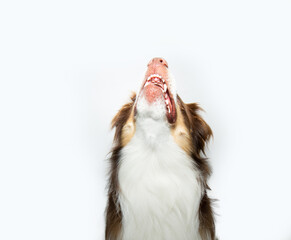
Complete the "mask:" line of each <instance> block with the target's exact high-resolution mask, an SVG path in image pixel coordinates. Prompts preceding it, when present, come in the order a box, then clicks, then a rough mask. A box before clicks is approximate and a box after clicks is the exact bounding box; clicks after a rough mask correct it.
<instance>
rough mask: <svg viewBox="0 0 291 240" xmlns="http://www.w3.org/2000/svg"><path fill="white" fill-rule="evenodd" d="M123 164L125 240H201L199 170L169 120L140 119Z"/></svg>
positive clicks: (120, 173) (122, 207)
mask: <svg viewBox="0 0 291 240" xmlns="http://www.w3.org/2000/svg"><path fill="white" fill-rule="evenodd" d="M136 124H137V125H136V133H135V135H134V136H133V138H132V139H131V141H130V142H129V143H128V144H127V145H126V146H125V147H124V148H123V150H122V153H121V160H120V167H119V173H118V178H119V184H120V194H119V201H120V205H121V209H122V214H123V218H122V221H123V223H122V226H123V229H122V232H123V235H122V236H123V237H122V239H123V240H140V239H142V240H177V239H179V240H180V239H181V240H190V239H191V240H193V239H195V240H200V237H199V234H198V225H199V219H198V209H199V203H200V199H201V186H200V184H199V181H198V178H199V173H198V171H197V170H196V169H195V166H194V165H193V161H192V160H191V159H190V157H189V156H188V155H187V154H186V153H185V152H184V151H183V150H182V149H181V148H180V147H179V146H178V145H177V144H176V143H175V141H174V139H173V138H172V135H171V134H170V129H169V127H168V126H167V124H166V123H165V121H164V120H157V119H155V120H154V119H152V118H144V119H140V120H139V121H137V122H136Z"/></svg>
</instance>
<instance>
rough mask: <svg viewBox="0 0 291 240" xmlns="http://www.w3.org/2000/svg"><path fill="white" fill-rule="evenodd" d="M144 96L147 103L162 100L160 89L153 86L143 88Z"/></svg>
mask: <svg viewBox="0 0 291 240" xmlns="http://www.w3.org/2000/svg"><path fill="white" fill-rule="evenodd" d="M144 94H145V97H146V99H147V100H148V102H149V103H153V102H155V101H157V100H158V99H163V93H162V89H161V88H160V87H158V86H156V85H154V84H149V85H147V86H145V88H144Z"/></svg>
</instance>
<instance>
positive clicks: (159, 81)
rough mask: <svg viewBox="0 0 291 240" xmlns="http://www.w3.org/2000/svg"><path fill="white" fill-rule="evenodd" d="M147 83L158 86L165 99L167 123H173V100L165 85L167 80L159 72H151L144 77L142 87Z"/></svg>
mask: <svg viewBox="0 0 291 240" xmlns="http://www.w3.org/2000/svg"><path fill="white" fill-rule="evenodd" d="M148 85H154V86H156V87H158V88H160V90H161V91H162V93H163V97H164V101H165V107H166V115H167V118H168V121H169V123H174V122H175V121H176V108H175V101H174V99H173V95H172V93H171V91H170V89H169V87H168V85H167V81H166V80H165V79H164V78H163V77H162V76H160V75H159V74H151V75H150V76H148V78H147V79H146V81H145V83H144V86H143V89H144V88H146V87H147V86H148Z"/></svg>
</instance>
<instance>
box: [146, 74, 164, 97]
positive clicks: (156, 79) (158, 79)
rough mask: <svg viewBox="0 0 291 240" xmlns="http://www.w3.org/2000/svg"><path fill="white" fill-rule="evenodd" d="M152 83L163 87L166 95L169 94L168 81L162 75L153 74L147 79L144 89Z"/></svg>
mask: <svg viewBox="0 0 291 240" xmlns="http://www.w3.org/2000/svg"><path fill="white" fill-rule="evenodd" d="M150 83H153V84H155V85H157V86H159V87H161V88H162V90H163V92H164V93H166V92H167V89H168V87H167V84H166V81H165V79H164V78H163V77H162V76H161V75H159V74H151V75H150V76H149V77H148V78H147V80H146V82H145V85H144V87H145V86H147V85H148V84H150Z"/></svg>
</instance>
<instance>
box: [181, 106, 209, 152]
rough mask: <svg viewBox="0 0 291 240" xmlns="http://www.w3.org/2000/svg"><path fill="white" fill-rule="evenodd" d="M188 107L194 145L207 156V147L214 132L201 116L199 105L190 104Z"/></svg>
mask: <svg viewBox="0 0 291 240" xmlns="http://www.w3.org/2000/svg"><path fill="white" fill-rule="evenodd" d="M186 106H187V107H186V109H187V110H186V111H187V115H188V118H189V122H190V134H191V136H192V140H193V143H194V145H195V147H196V150H197V151H198V153H200V152H202V153H203V154H205V146H206V143H207V142H208V141H209V139H210V138H211V136H212V130H211V128H210V127H209V126H208V124H207V123H206V122H205V121H204V120H203V119H202V117H201V116H200V115H199V111H201V110H202V109H201V108H200V107H199V106H198V104H197V103H189V104H186Z"/></svg>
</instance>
